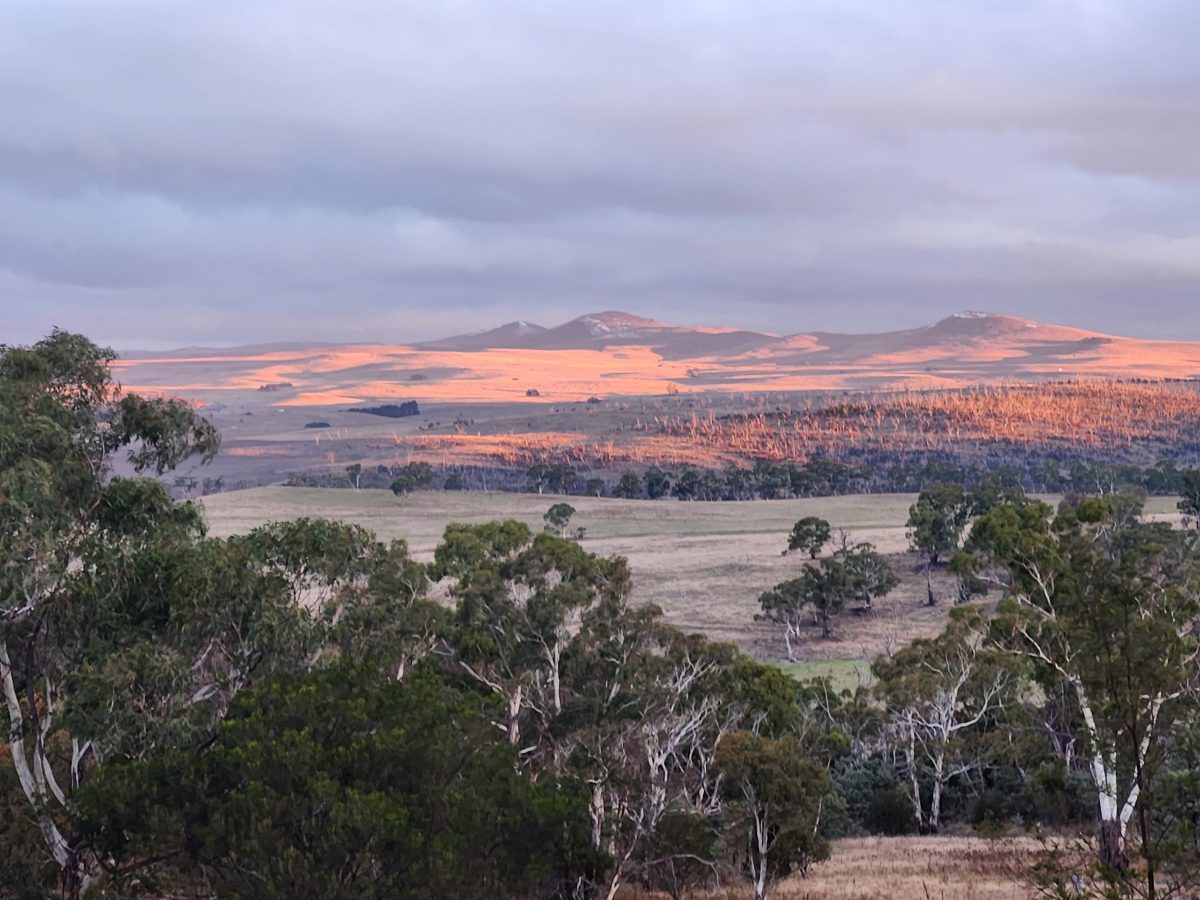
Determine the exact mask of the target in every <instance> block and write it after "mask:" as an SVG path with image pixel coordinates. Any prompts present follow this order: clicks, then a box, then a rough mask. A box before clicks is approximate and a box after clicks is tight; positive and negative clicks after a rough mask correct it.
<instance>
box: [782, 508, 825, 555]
mask: <svg viewBox="0 0 1200 900" xmlns="http://www.w3.org/2000/svg"><path fill="white" fill-rule="evenodd" d="M829 535H830V531H829V523H828V522H826V521H825V520H824V519H819V518H817V517H816V516H805V517H804V518H803V519H801V520H800V521H799V522H797V523H796V524H795V525H793V526H792V533H791V534H790V535H789V536H788V546H787V548H788V550H803V551H804V552H806V553H807V554H808V555H809V557H810V558H811V559H816V558H817V556H819V555H820V553H821V548H822V547H824V546H825V545H826V544H827V543H828V542H829Z"/></svg>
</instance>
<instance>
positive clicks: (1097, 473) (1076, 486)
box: [175, 452, 1189, 501]
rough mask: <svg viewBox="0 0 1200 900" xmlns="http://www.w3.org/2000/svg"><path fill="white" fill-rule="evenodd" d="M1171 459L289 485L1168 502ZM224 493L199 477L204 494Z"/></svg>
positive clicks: (394, 468)
mask: <svg viewBox="0 0 1200 900" xmlns="http://www.w3.org/2000/svg"><path fill="white" fill-rule="evenodd" d="M1188 471H1189V470H1187V469H1185V468H1181V467H1180V466H1178V465H1176V463H1174V462H1172V461H1170V460H1160V461H1159V462H1157V463H1155V464H1154V465H1152V466H1149V467H1143V466H1139V465H1135V464H1132V463H1119V462H1109V461H1102V460H1083V459H1068V460H1060V459H1058V458H1056V457H1052V456H1041V457H1039V456H1038V455H1036V454H1028V455H1023V456H1021V457H1020V458H1015V459H1014V458H1012V457H1009V456H997V457H994V458H991V457H989V458H987V459H984V460H981V461H964V460H963V459H960V458H958V457H955V456H952V455H946V454H928V453H916V452H913V453H906V454H886V455H875V456H872V457H870V458H855V459H848V460H842V461H837V460H833V459H830V458H827V457H822V456H814V457H812V458H810V459H809V460H807V461H806V462H804V463H800V464H797V463H782V462H775V461H771V460H758V461H756V462H755V463H754V464H753V465H751V466H741V465H734V464H730V465H727V466H725V467H724V468H723V469H702V468H697V467H694V466H688V465H684V466H681V467H679V468H678V469H677V470H675V469H671V468H663V467H662V466H649V467H647V468H645V469H639V470H634V469H627V470H625V471H624V472H622V473H621V474H620V475H619V476H616V477H615V478H614V476H613V473H612V472H611V471H610V470H608V469H604V468H598V467H595V466H593V467H591V468H584V469H578V468H576V466H575V465H573V464H571V463H568V462H537V463H534V464H533V465H530V466H526V467H511V466H504V465H498V466H492V467H487V466H467V467H464V466H459V465H450V466H446V465H434V464H432V463H429V462H425V461H414V462H409V463H405V464H404V465H384V464H380V465H375V466H367V465H364V464H363V463H353V464H351V465H349V466H345V467H344V468H343V469H341V470H339V471H336V472H323V473H310V474H293V475H291V476H290V477H289V482H290V483H293V484H297V485H302V486H312V487H342V488H344V487H351V488H359V487H364V488H376V489H381V488H382V489H387V488H390V489H392V490H393V491H395V492H396V493H397V495H403V494H407V493H409V492H410V491H414V490H427V489H432V490H453V491H458V490H505V491H527V492H531V493H538V494H547V493H549V494H567V495H579V496H590V497H620V498H625V499H631V500H637V499H649V500H659V499H667V498H674V499H678V500H710V501H711V500H726V501H734V500H755V499H760V500H773V499H786V498H794V497H826V496H838V495H843V494H863V493H915V492H918V491H922V490H925V489H926V488H928V487H930V486H931V485H935V484H961V485H963V486H964V488H965V489H967V490H974V489H976V488H977V487H978V486H980V485H981V484H983V483H984V482H985V481H987V480H988V479H989V478H993V479H994V478H999V479H1001V480H1003V481H1004V482H1008V483H1012V484H1015V485H1019V486H1020V487H1021V488H1022V489H1024V490H1025V491H1028V492H1030V493H1080V494H1115V493H1120V492H1123V491H1129V490H1135V491H1143V492H1145V493H1147V494H1150V495H1158V496H1168V495H1176V494H1181V493H1184V492H1186V491H1187V490H1188V489H1189V485H1188V482H1187V480H1186V479H1187V473H1188ZM199 483H200V482H199V481H198V480H197V479H196V478H194V477H192V476H186V477H181V478H177V479H175V486H176V488H177V489H178V492H179V493H180V495H181V496H184V497H187V496H191V494H193V493H195V492H196V490H197V485H199ZM222 488H223V484H222V483H220V482H219V479H204V490H203V493H212V492H215V491H219V490H221V489H222Z"/></svg>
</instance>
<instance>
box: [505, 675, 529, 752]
mask: <svg viewBox="0 0 1200 900" xmlns="http://www.w3.org/2000/svg"><path fill="white" fill-rule="evenodd" d="M524 693H525V688H524V687H523V686H519V687H518V688H517V689H516V691H515V692H514V693H513V694H512V695H511V696H510V697H509V698H508V711H507V712H506V713H505V715H504V728H505V731H506V732H507V735H508V742H509V743H510V744H513V745H514V746H515V745H516V744H517V743H518V742H519V741H520V740H521V696H522V695H523V694H524Z"/></svg>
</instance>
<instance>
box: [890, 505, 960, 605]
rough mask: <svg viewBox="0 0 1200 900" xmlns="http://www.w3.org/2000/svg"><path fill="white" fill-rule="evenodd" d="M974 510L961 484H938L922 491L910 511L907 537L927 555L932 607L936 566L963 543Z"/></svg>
mask: <svg viewBox="0 0 1200 900" xmlns="http://www.w3.org/2000/svg"><path fill="white" fill-rule="evenodd" d="M971 511H972V498H971V495H970V494H968V493H967V492H966V491H965V490H963V487H962V485H961V484H935V485H932V486H930V487H928V488H926V489H925V490H923V491H921V493H920V495H919V496H918V497H917V502H916V503H914V504H913V505H912V506H911V507H909V510H908V521H907V523H906V525H907V527H908V538H909V541H910V542H911V543H912V546H913V549H914V550H918V551H920V552H921V553H922V554H923V555H924V557H925V589H926V596H927V603H928V605H929V606H933V605H934V603H935V597H934V594H933V575H932V570H933V567H934V566H936V565H937V564H938V562H939V561H940V560H941V558H942V557H943V556H945V555H948V554H953V553H954V552H956V551H957V550H958V549H959V546H960V545H961V544H962V536H963V530H964V529H965V528H966V527H967V522H968V521H969V520H970V517H971Z"/></svg>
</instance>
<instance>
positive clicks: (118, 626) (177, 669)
mask: <svg viewBox="0 0 1200 900" xmlns="http://www.w3.org/2000/svg"><path fill="white" fill-rule="evenodd" d="M113 358H114V357H113V355H112V354H111V353H110V352H109V351H106V350H102V349H100V348H98V347H96V346H95V345H93V344H91V343H90V342H89V341H87V340H86V339H84V338H82V337H78V336H75V335H70V334H65V333H62V332H55V333H54V334H52V335H51V336H50V337H49V338H47V339H46V340H45V341H42V342H41V343H39V344H37V345H35V346H33V347H30V348H5V349H4V350H3V351H2V352H0V535H2V537H3V540H2V542H0V544H2V547H3V551H2V553H3V555H2V556H0V685H2V687H3V695H4V707H5V710H6V713H7V717H8V732H7V735H8V756H9V757H10V758H11V763H12V766H13V769H14V773H15V775H16V780H17V782H18V784H19V786H20V789H21V794H22V796H23V797H24V798H25V801H26V802H27V803H28V806H29V812H30V820H31V821H32V822H33V823H34V824H35V826H36V828H37V829H38V831H39V833H40V834H41V836H42V838H43V841H44V843H45V845H46V847H47V849H48V851H49V854H50V856H51V857H52V858H53V860H54V861H55V864H56V865H57V866H58V867H59V868H60V869H61V871H62V877H61V881H62V883H63V884H64V885H65V887H66V888H67V891H68V893H72V894H75V893H81V892H83V891H85V890H86V889H88V888H89V887H90V886H91V885H92V884H93V883H94V882H95V880H96V878H97V877H98V876H99V875H100V874H102V872H103V871H104V870H105V865H106V861H105V860H104V859H101V858H99V857H98V856H97V855H96V853H95V852H94V851H93V850H92V849H91V848H90V847H89V846H88V845H87V842H86V840H84V839H83V838H82V837H81V836H80V832H79V830H78V829H77V827H76V824H77V815H78V807H77V802H76V796H77V792H78V791H79V790H80V789H81V788H82V787H83V786H84V785H85V784H86V783H87V781H88V780H89V779H90V778H92V777H93V776H94V775H95V773H96V770H97V769H98V768H99V767H100V766H101V765H102V764H105V763H106V762H108V761H110V760H116V759H126V760H147V759H151V758H154V757H155V756H157V755H158V754H161V753H163V752H167V751H168V750H170V749H171V748H174V747H179V746H184V745H189V744H194V743H197V742H202V741H204V740H205V739H207V737H208V736H210V735H211V733H212V731H213V729H214V728H215V727H216V726H217V724H218V723H219V722H220V720H221V718H222V716H223V715H224V714H225V712H226V711H227V710H228V708H229V705H230V704H231V703H232V702H233V700H234V699H235V698H236V697H237V695H238V694H239V693H240V692H242V691H243V690H245V689H246V688H248V687H252V686H253V685H254V684H255V683H256V682H258V681H259V680H261V679H262V678H264V677H267V676H269V675H271V674H272V673H275V672H279V671H305V670H308V669H310V668H312V667H314V666H316V665H319V664H320V663H321V662H322V661H323V659H324V658H326V657H327V656H328V655H329V653H330V651H331V650H332V651H336V650H337V649H338V648H339V647H340V648H342V649H343V650H344V651H346V652H348V653H352V654H356V655H363V656H366V657H370V658H372V659H376V660H380V661H382V660H383V658H384V657H383V655H381V653H380V652H378V651H379V648H378V647H377V646H376V645H373V644H372V641H373V640H375V638H374V637H372V635H371V632H373V631H374V628H375V624H376V622H377V621H378V619H379V618H380V616H381V615H382V614H383V613H382V612H381V610H386V613H387V615H388V616H389V618H390V620H391V624H390V626H389V627H390V628H391V632H390V634H391V635H392V636H394V637H397V638H398V637H399V635H398V632H399V631H402V630H406V629H407V630H411V631H415V632H420V631H421V629H420V628H418V627H416V624H414V623H415V622H417V621H419V620H422V619H424V618H427V615H432V613H430V612H429V611H428V609H426V613H422V612H421V605H422V604H423V603H424V601H423V600H422V599H421V598H422V594H423V591H424V576H423V571H422V570H421V568H420V567H419V566H416V565H415V564H414V563H412V562H411V560H409V559H408V557H407V551H406V548H405V547H404V546H403V545H402V544H393V545H390V546H384V545H381V544H378V543H376V542H375V541H374V540H373V539H372V538H370V536H369V535H368V534H367V533H366V532H364V531H362V530H361V529H357V528H355V527H353V526H346V525H338V524H334V523H322V522H319V521H301V522H297V523H286V524H276V525H270V526H266V527H264V528H261V529H257V530H255V531H253V532H251V533H250V534H247V535H243V536H237V537H232V538H228V539H225V540H216V539H212V538H208V537H207V536H206V534H205V526H204V522H203V519H202V517H201V515H200V510H199V507H197V506H196V505H194V504H191V503H177V502H175V501H174V500H173V499H172V498H171V497H170V495H169V494H168V492H167V490H166V488H165V486H164V485H163V484H162V483H161V482H160V481H157V480H154V479H149V478H130V477H115V476H114V475H113V468H114V465H115V463H116V455H117V454H118V453H119V452H120V451H122V450H124V451H126V452H127V465H128V466H129V467H130V468H132V469H133V470H134V471H135V472H139V471H150V472H154V473H155V474H162V473H164V472H166V471H168V470H169V469H171V468H172V467H173V466H175V465H177V464H178V463H180V462H182V461H183V460H185V459H187V458H189V457H192V456H197V457H199V459H200V460H201V461H203V460H205V459H208V458H211V456H212V455H213V454H214V453H215V452H216V450H217V446H218V436H217V433H216V431H215V430H213V428H212V427H211V425H209V423H207V422H206V421H205V420H204V419H202V418H201V417H199V416H198V415H197V414H196V413H195V412H194V411H192V410H191V409H190V408H189V407H188V406H187V405H185V404H183V403H181V402H179V401H174V400H147V399H143V398H140V397H137V396H136V395H132V394H122V393H121V392H120V391H119V389H118V387H117V386H116V385H115V384H114V383H113V381H112V378H111V375H110V369H109V367H110V364H111V362H112V361H113ZM376 603H382V604H383V605H382V606H376V607H374V609H373V611H370V610H369V609H368V607H370V606H371V604H376ZM401 608H402V609H404V610H407V611H409V612H411V613H412V621H411V622H409V623H408V624H405V620H403V619H401V618H400V617H398V616H397V615H396V612H397V611H398V610H399V609H401ZM410 625H411V628H410ZM420 644H421V642H420V640H419V639H415V640H412V641H407V642H406V641H404V640H397V641H395V646H394V647H390V648H389V649H388V654H387V665H388V666H392V667H394V669H396V670H399V669H400V668H402V667H403V666H405V665H407V664H408V663H406V662H404V659H405V658H411V657H412V656H413V655H414V654H417V655H419V654H420V652H421V648H420ZM406 654H407V656H406ZM381 664H382V662H381Z"/></svg>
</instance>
